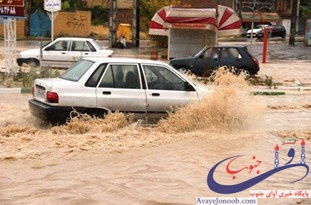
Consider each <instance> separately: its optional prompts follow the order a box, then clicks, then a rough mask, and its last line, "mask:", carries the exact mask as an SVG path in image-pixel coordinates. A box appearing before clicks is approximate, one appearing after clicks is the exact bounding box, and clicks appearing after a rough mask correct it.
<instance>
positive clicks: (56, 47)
mask: <svg viewBox="0 0 311 205" xmlns="http://www.w3.org/2000/svg"><path fill="white" fill-rule="evenodd" d="M68 45H69V40H61V41H56V42H55V43H53V44H51V45H49V46H48V47H46V48H45V50H48V51H67V50H68Z"/></svg>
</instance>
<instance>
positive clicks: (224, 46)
mask: <svg viewBox="0 0 311 205" xmlns="http://www.w3.org/2000/svg"><path fill="white" fill-rule="evenodd" d="M209 47H213V46H209ZM214 47H217V48H246V47H247V46H244V45H215V46H214Z"/></svg>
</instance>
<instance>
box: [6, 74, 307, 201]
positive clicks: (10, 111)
mask: <svg viewBox="0 0 311 205" xmlns="http://www.w3.org/2000/svg"><path fill="white" fill-rule="evenodd" d="M216 84H217V86H214V88H215V89H214V91H213V93H212V94H211V95H210V96H209V97H207V98H206V99H204V100H203V101H202V102H199V103H196V104H193V105H189V106H188V107H186V108H181V109H180V110H178V111H177V112H176V113H175V114H172V115H171V116H170V117H169V118H168V119H165V120H162V121H160V122H159V123H158V124H157V125H155V126H154V127H146V126H142V125H141V123H140V122H134V123H131V122H129V121H128V118H127V117H126V116H124V115H123V114H121V113H116V114H111V115H110V116H108V117H107V118H105V119H96V120H94V119H89V118H87V117H84V118H82V120H77V119H74V120H73V121H72V122H71V123H69V124H67V125H65V126H58V127H50V126H49V125H46V124H42V122H40V121H38V120H37V119H35V118H33V117H32V116H31V115H30V114H29V110H28V106H27V100H28V99H30V98H31V96H30V95H16V94H14V95H13V94H11V95H9V94H6V95H3V94H2V95H1V98H0V99H1V100H0V113H1V116H0V170H1V171H0V182H1V183H0V204H195V197H197V196H207V197H214V196H223V195H219V194H216V193H214V192H212V191H211V190H210V189H209V188H208V187H207V184H206V177H207V174H208V172H209V170H210V169H211V168H212V167H213V166H214V165H215V164H216V163H217V162H219V161H221V160H222V159H225V158H227V157H231V156H235V155H243V160H241V161H238V162H237V163H236V164H235V166H236V168H238V167H243V166H245V165H249V164H250V163H251V160H250V159H251V157H252V156H254V155H255V156H256V158H257V159H260V160H262V163H261V164H260V167H258V169H259V170H260V171H261V172H262V173H263V172H265V171H268V170H270V169H272V168H273V166H274V165H273V162H274V146H275V145H276V144H279V146H280V147H281V149H280V163H281V164H284V163H285V162H286V161H288V160H287V156H286V154H287V147H282V146H281V142H282V141H283V140H284V139H286V138H288V137H296V138H299V139H300V138H303V139H305V141H306V152H307V153H306V156H307V164H310V158H308V156H309V153H310V152H309V144H310V142H311V141H310V137H311V129H310V127H311V111H310V106H308V105H310V102H311V101H310V95H293V96H291V95H286V96H283V97H264V96H262V97H254V96H250V95H249V94H248V93H249V89H250V88H249V87H248V86H247V84H246V83H245V81H244V80H243V78H242V77H234V76H232V75H230V74H225V75H220V76H219V79H217V81H216ZM294 148H295V149H296V152H297V153H296V154H297V156H296V157H295V159H294V161H295V163H299V154H300V151H299V145H294ZM304 174H305V170H302V169H300V168H297V169H295V170H286V171H283V172H279V173H278V174H276V175H273V176H272V177H270V178H268V179H267V180H265V181H263V182H261V183H259V184H257V185H255V186H254V187H252V188H251V189H252V190H258V189H269V190H270V189H272V190H282V189H283V190H284V189H285V190H289V189H295V190H298V189H299V190H308V189H310V187H311V181H310V175H308V176H307V177H306V178H305V179H304V180H302V181H300V182H298V183H294V184H289V183H288V181H293V180H295V179H297V178H300V177H302V176H303V175H304ZM254 176H256V173H251V174H248V173H240V174H239V175H237V176H236V180H235V181H233V180H232V177H231V176H229V175H228V174H227V173H226V172H218V173H217V174H216V178H217V180H218V181H220V182H221V183H227V184H230V183H236V182H241V181H243V180H244V179H245V178H251V177H254ZM248 194H249V190H246V191H243V192H240V193H238V194H233V195H231V196H240V197H242V196H243V197H247V196H248ZM297 203H300V204H311V200H310V199H271V200H268V199H260V200H259V204H297Z"/></svg>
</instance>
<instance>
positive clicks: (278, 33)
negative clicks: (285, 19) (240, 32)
mask: <svg viewBox="0 0 311 205" xmlns="http://www.w3.org/2000/svg"><path fill="white" fill-rule="evenodd" d="M266 29H268V31H267V34H268V37H269V38H273V37H281V38H282V39H285V37H286V29H285V27H284V26H282V25H273V26H268V27H266ZM263 36H264V31H263V30H262V31H260V32H258V34H257V38H258V39H261V38H263Z"/></svg>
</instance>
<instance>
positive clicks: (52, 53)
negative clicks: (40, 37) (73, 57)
mask: <svg viewBox="0 0 311 205" xmlns="http://www.w3.org/2000/svg"><path fill="white" fill-rule="evenodd" d="M69 45H70V40H63V39H61V40H55V41H54V42H52V43H51V44H49V45H47V46H46V47H44V48H43V49H42V60H41V61H42V64H43V65H44V66H53V67H58V66H59V67H66V65H67V64H68V60H69V59H68V55H69Z"/></svg>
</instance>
